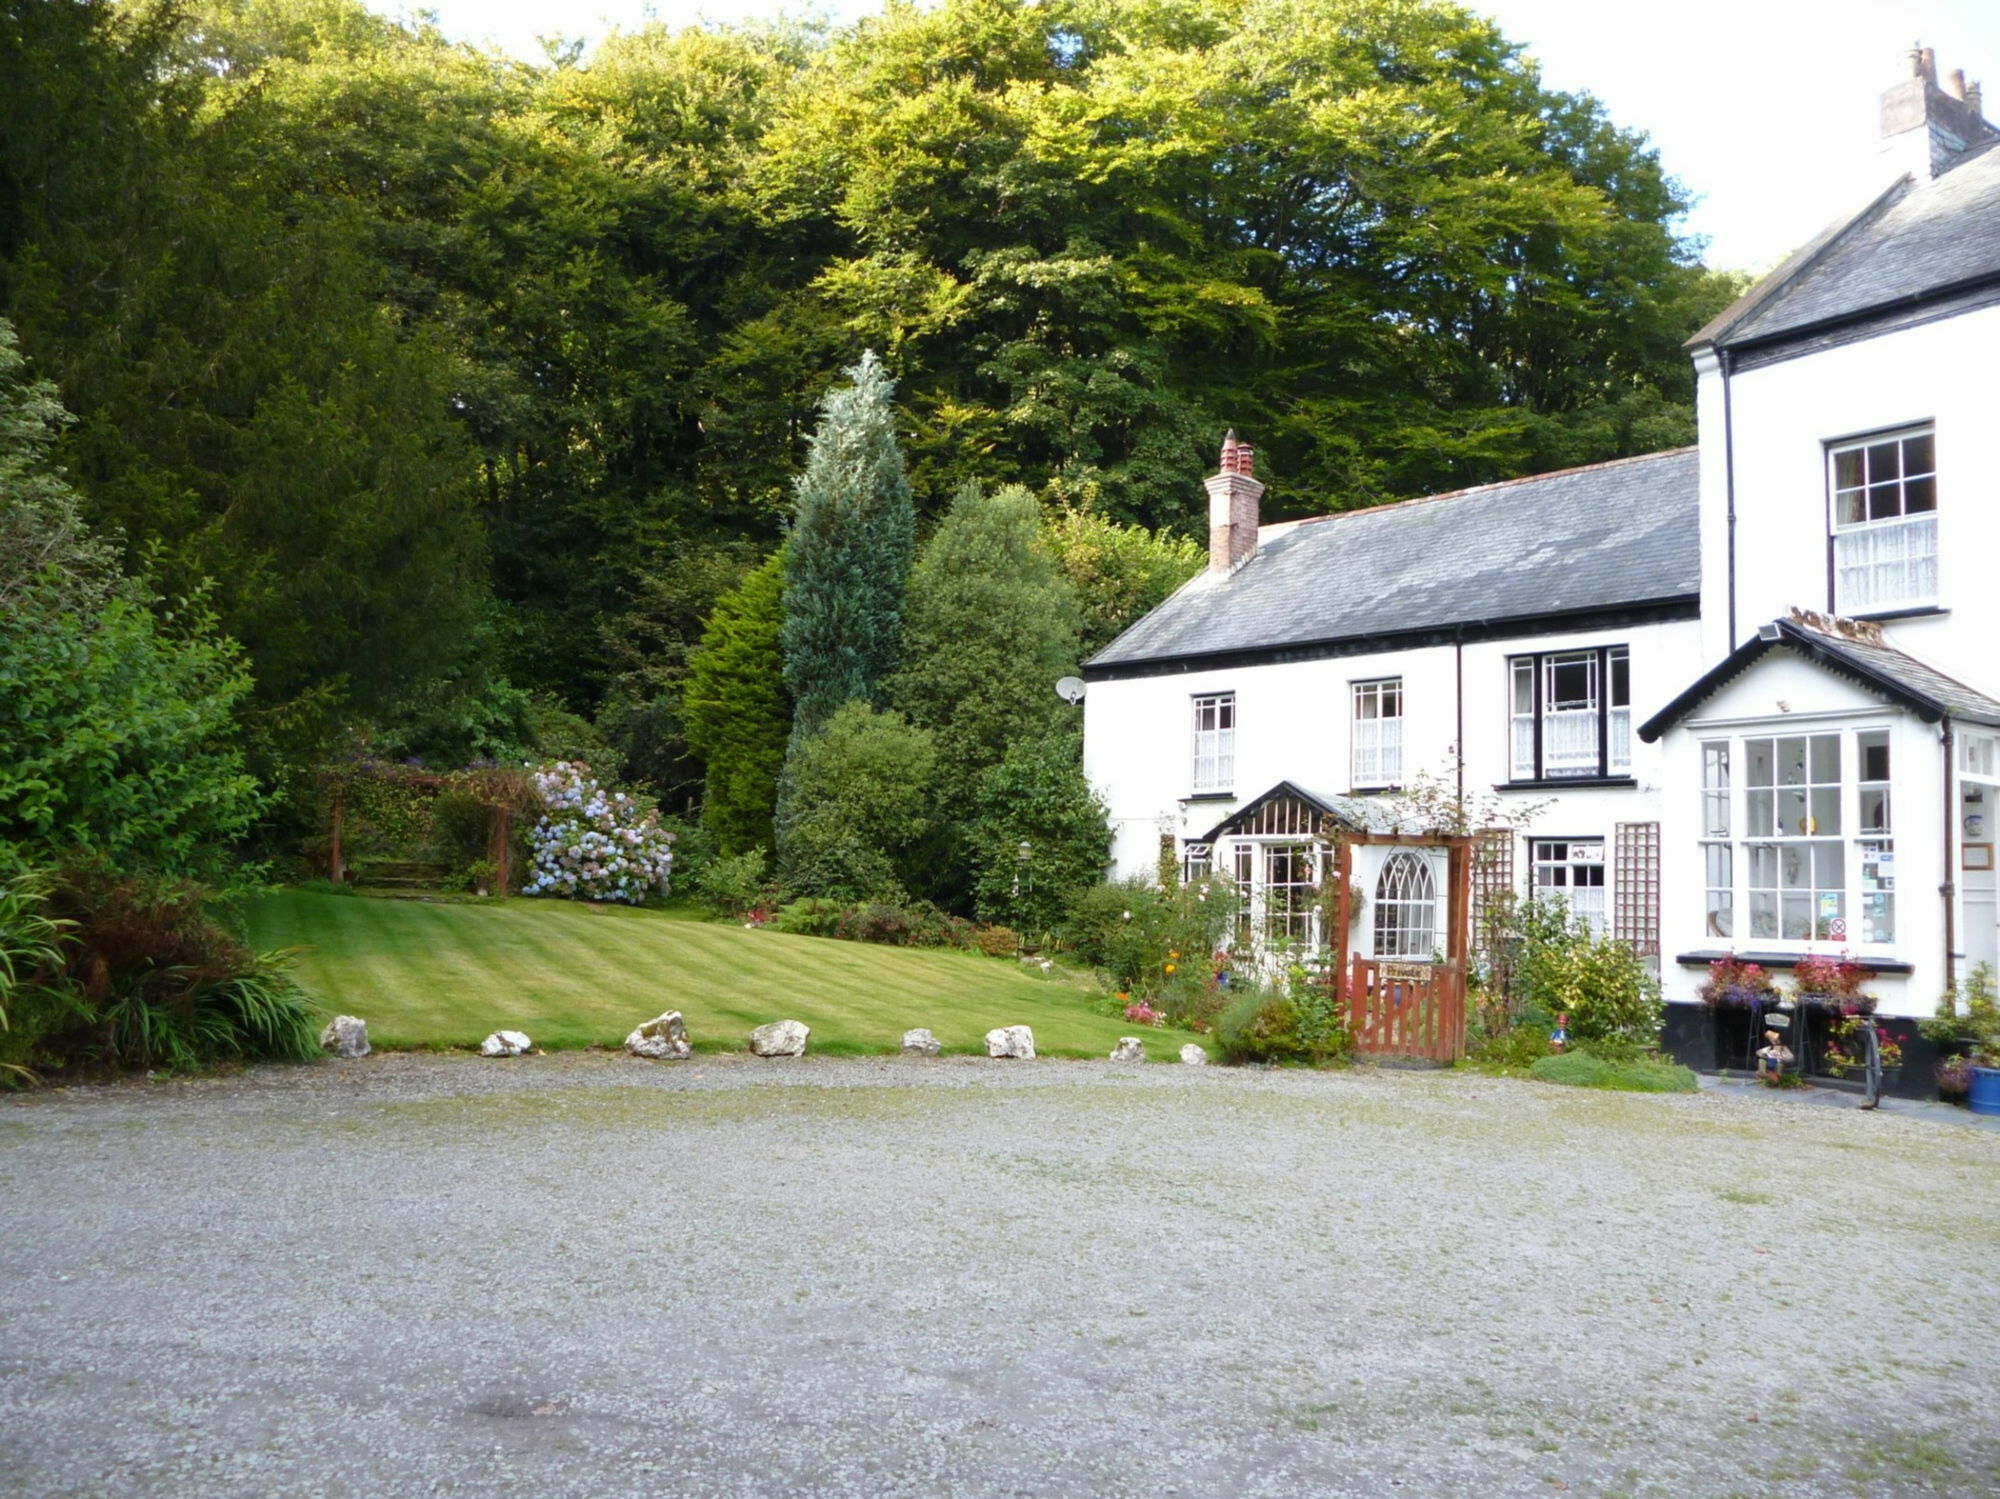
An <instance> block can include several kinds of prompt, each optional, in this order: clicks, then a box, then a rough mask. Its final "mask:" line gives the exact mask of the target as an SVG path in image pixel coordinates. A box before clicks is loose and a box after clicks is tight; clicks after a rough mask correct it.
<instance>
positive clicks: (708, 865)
mask: <svg viewBox="0 0 2000 1499" xmlns="http://www.w3.org/2000/svg"><path fill="white" fill-rule="evenodd" d="M770 862H771V859H770V855H769V854H767V853H765V851H764V850H763V849H762V848H761V847H758V848H748V849H745V850H744V851H743V852H742V853H740V854H718V855H716V856H715V857H714V858H712V859H708V860H705V861H703V862H702V863H700V864H698V865H696V866H695V869H694V872H693V873H692V874H691V875H689V876H688V879H687V888H689V889H691V890H693V891H694V893H695V894H696V895H697V896H699V897H700V898H701V899H702V900H703V901H704V902H706V903H707V905H708V906H709V908H710V909H711V910H713V911H715V912H717V913H718V914H719V915H723V916H743V915H746V914H748V913H749V912H751V911H753V910H755V909H756V908H757V907H758V906H759V905H761V904H762V903H763V902H764V901H765V899H766V898H767V894H768V887H767V885H766V883H765V870H766V869H767V868H768V867H769V865H770Z"/></svg>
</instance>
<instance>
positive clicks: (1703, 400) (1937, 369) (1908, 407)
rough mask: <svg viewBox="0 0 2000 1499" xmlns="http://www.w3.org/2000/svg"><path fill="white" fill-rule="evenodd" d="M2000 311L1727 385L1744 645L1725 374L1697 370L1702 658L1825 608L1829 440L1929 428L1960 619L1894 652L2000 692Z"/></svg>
mask: <svg viewBox="0 0 2000 1499" xmlns="http://www.w3.org/2000/svg"><path fill="white" fill-rule="evenodd" d="M1996 349H2000V307H1989V308H1984V309H1981V310H1979V311H1976V312H1968V313H1962V314H1960V315H1959V316H1956V317H1951V318H1945V319H1943V320H1941V321H1938V322H1935V323H1928V324H1925V325H1923V326H1921V327H1916V328H1908V329H1904V330H1902V331H1900V332H1895V333H1886V334H1881V335H1878V336H1876V337H1874V338H1868V339H1863V340H1861V341H1860V342H1858V343H1852V344H1846V345H1843V346H1841V347H1838V348H1831V349H1825V350H1821V351H1820V352H1818V353H1814V354H1808V355H1804V356H1802V357H1799V358H1794V359H1787V360H1784V361H1781V362H1779V363H1777V364H1772V365H1767V366H1764V367H1762V368H1759V369H1753V370H1749V371H1745V372H1740V373H1738V374H1735V375H1733V376H1732V377H1731V378H1730V382H1729V383H1730V402H1729V404H1730V407H1731V414H1732V423H1731V425H1732V428H1733V434H1734V448H1735V474H1736V516H1737V521H1736V593H1737V610H1736V639H1735V640H1734V641H1731V640H1730V639H1729V628H1728V581H1729V570H1728V565H1727V562H1728V557H1727V549H1726V541H1727V515H1728V505H1727V489H1726V483H1725V480H1726V468H1725V463H1724V441H1723V438H1724V432H1723V401H1722V377H1721V375H1720V374H1719V373H1718V372H1717V371H1716V368H1715V365H1714V361H1713V358H1712V356H1709V357H1704V358H1702V359H1699V360H1697V362H1696V369H1697V371H1698V372H1699V375H1700V382H1699V396H1698V415H1699V419H1700V422H1701V439H1702V454H1701V476H1702V495H1701V523H1702V618H1703V624H1704V631H1703V653H1704V655H1705V656H1706V657H1707V658H1708V660H1709V661H1710V662H1714V661H1718V660H1720V659H1721V658H1722V657H1723V656H1725V655H1727V654H1728V653H1729V650H1730V649H1731V647H1732V646H1733V645H1738V644H1741V643H1742V642H1743V641H1744V640H1747V639H1749V638H1750V637H1752V636H1753V635H1755V634H1756V631H1757V626H1758V625H1759V624H1760V623H1762V622H1764V621H1766V620H1770V619H1775V618H1777V617H1778V616H1780V615H1782V614H1784V613H1786V612H1787V611H1788V610H1789V609H1790V608H1792V607H1793V606H1794V605H1798V606H1801V607H1804V608H1808V609H1817V610H1825V609H1827V608H1829V607H1830V601H1829V599H1828V597H1827V546H1826V542H1827V531H1828V514H1827V501H1828V487H1827V475H1826V458H1825V444H1826V443H1827V442H1828V441H1829V440H1832V439H1838V438H1847V437H1853V436H1858V435H1862V434H1865V433H1868V432H1874V431H1882V430H1887V429H1890V428H1894V427H1901V426H1905V425H1914V424H1917V423H1922V422H1930V423H1933V424H1934V425H1935V428H1936V433H1937V463H1938V550H1939V562H1940V577H1939V587H1940V590H1941V593H1942V602H1943V603H1944V604H1945V606H1946V607H1947V608H1948V610H1949V611H1950V612H1949V613H1948V614H1946V615H1943V616H1935V617H1930V618H1921V619H1908V620H1899V621H1895V622H1893V623H1891V624H1889V625H1888V626H1887V630H1888V633H1889V636H1890V638H1891V639H1892V640H1893V641H1894V643H1895V644H1897V645H1899V646H1901V647H1902V648H1903V649H1905V650H1907V651H1909V652H1911V654H1913V655H1916V656H1918V657H1920V658H1922V659H1924V660H1926V661H1929V662H1931V663H1932V664H1933V665H1935V666H1938V667H1940V668H1942V669H1944V670H1946V671H1948V672H1952V673H1954V674H1956V675H1958V676H1960V677H1962V678H1963V679H1965V680H1966V681H1968V682H1971V683H1973V684H1975V685H1980V684H1981V683H1982V682H1987V683H1992V684H1993V685H1994V687H1995V688H2000V671H1996V670H1995V664H1994V662H1993V660H1992V649H1991V645H1990V642H1991V641H1992V640H1993V639H1994V638H1995V636H1996V633H2000V586H1996V582H1995V578H1994V570H1995V567H1996V564H1997V563H2000V419H1996V417H1995V414H1994V409H1993V384H1992V373H1991V371H1992V364H1993V355H1994V350H1996Z"/></svg>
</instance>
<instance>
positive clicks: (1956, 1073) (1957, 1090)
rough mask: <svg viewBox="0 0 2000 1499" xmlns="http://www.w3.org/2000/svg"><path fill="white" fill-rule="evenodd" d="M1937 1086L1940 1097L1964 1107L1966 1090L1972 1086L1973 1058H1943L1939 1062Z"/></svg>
mask: <svg viewBox="0 0 2000 1499" xmlns="http://www.w3.org/2000/svg"><path fill="white" fill-rule="evenodd" d="M1937 1086H1938V1097H1939V1098H1941V1099H1943V1100H1944V1101H1945V1102H1946V1103H1955V1104H1957V1105H1958V1106H1959V1107H1960V1108H1963V1107H1964V1106H1965V1095H1966V1092H1967V1090H1968V1089H1970V1088H1971V1087H1972V1059H1971V1058H1970V1057H1944V1058H1942V1059H1941V1060H1940V1061H1939V1062H1938V1064H1937Z"/></svg>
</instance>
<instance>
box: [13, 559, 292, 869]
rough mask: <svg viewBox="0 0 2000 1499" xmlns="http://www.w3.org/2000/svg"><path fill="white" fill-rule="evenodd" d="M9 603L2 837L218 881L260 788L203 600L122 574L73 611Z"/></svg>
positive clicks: (240, 674)
mask: <svg viewBox="0 0 2000 1499" xmlns="http://www.w3.org/2000/svg"><path fill="white" fill-rule="evenodd" d="M31 591H32V590H31ZM17 604H18V605H19V607H17V608H15V609H13V610H11V611H9V612H8V613H7V614H6V615H4V616H0V724H4V725H6V731H5V732H6V741H7V749H6V753H5V755H4V757H0V843H8V844H12V845H14V846H15V848H17V849H18V850H20V851H22V853H23V855H24V856H25V857H27V858H29V859H35V860H42V861H47V860H52V859H55V858H59V857H62V856H64V855H66V854H68V853H70V852H71V851H74V850H86V851H90V852H95V853H102V854H107V855H109V856H111V857H112V858H114V859H116V860H117V861H118V862H119V863H120V864H121V865H124V866H126V867H130V868H134V869H153V870H161V871H166V872H172V873H182V874H195V875H200V876H202V877H205V878H210V879H219V878H222V877H223V876H224V875H225V874H226V872H227V870H228V869H229V867H230V861H231V856H232V851H233V848H234V845H235V844H236V843H237V841H238V840H239V839H241V838H242V837H243V836H244V834H245V833H246V832H247V831H248V830H249V828H250V825H251V822H252V820H253V819H254V818H255V817H256V815H257V812H258V809H259V807H260V805H261V798H260V796H259V794H258V789H257V783H256V782H255V780H254V779H252V777H251V776H250V774H249V773H248V772H247V770H246V769H245V768H244V753H243V749H242V741H241V736H240V733H239V730H238V726H237V720H236V718H235V716H234V715H235V713H236V711H237V709H238V708H239V706H240V705H241V703H242V702H243V700H244V699H245V697H246V696H247V695H248V693H249V691H250V678H249V673H248V672H247V671H246V670H245V669H244V666H243V661H242V655H241V652H239V651H238V650H237V649H236V647H235V645H234V643H233V642H231V641H229V640H227V639H225V638H223V637H222V636H221V635H219V634H218V632H217V630H216V623H215V617H214V615H213V614H211V613H210V612H209V609H208V605H207V602H206V600H205V598H203V597H202V596H200V595H196V596H195V597H193V598H189V599H183V600H180V601H178V603H176V604H171V605H170V604H169V602H168V601H167V600H165V599H162V598H159V597H158V596H157V595H155V594H154V593H152V591H151V590H150V589H149V588H147V587H146V586H145V585H143V584H141V583H138V582H124V583H120V584H119V585H118V586H117V589H116V591H115V592H114V593H113V594H112V595H111V597H109V598H108V599H106V600H105V601H104V602H103V603H102V604H100V605H97V606H95V607H93V608H90V609H89V610H87V611H86V612H82V613H78V612H72V611H69V610H65V609H61V608H39V607H37V605H36V602H35V601H33V600H17Z"/></svg>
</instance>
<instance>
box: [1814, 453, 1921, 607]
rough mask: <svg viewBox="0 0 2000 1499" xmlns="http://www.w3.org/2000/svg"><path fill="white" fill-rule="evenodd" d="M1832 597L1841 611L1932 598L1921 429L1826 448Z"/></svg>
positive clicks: (1908, 604)
mask: <svg viewBox="0 0 2000 1499" xmlns="http://www.w3.org/2000/svg"><path fill="white" fill-rule="evenodd" d="M1827 463H1828V465H1829V467H1830V469H1831V479H1832V489H1833V600H1834V609H1835V611H1836V612H1838V613H1841V614H1879V613H1885V612H1888V611H1890V610H1895V609H1920V608H1924V607H1926V606H1929V605H1933V604H1935V603H1937V601H1938V534H1937V440H1936V437H1935V435H1934V434H1933V433H1932V431H1931V429H1930V428H1929V427H1923V428H1918V429H1916V430H1913V431H1909V432H1892V433H1886V434H1883V435H1880V436H1876V437H1870V438H1865V439H1863V440H1862V441H1860V442H1851V443H1842V444H1840V445H1839V446H1837V447H1832V448H1829V449H1828V450H1827Z"/></svg>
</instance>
